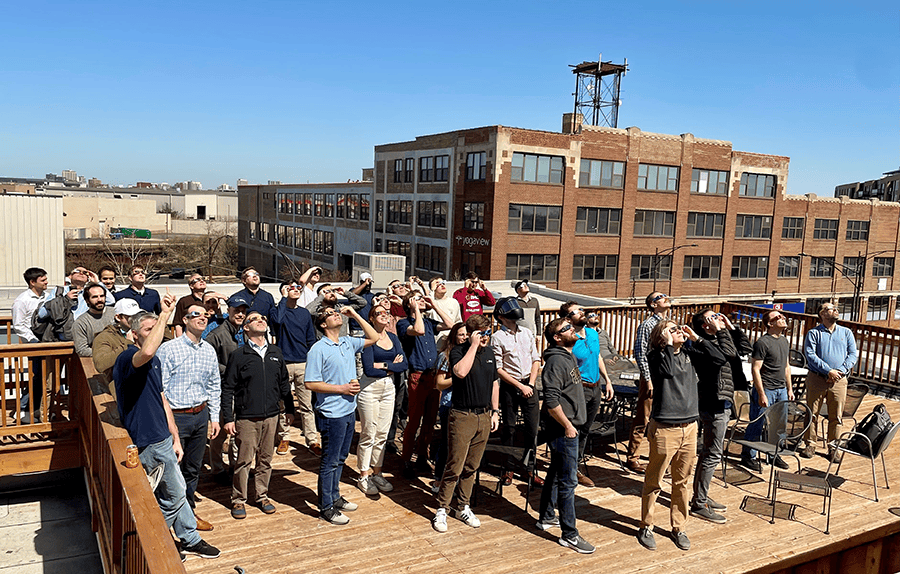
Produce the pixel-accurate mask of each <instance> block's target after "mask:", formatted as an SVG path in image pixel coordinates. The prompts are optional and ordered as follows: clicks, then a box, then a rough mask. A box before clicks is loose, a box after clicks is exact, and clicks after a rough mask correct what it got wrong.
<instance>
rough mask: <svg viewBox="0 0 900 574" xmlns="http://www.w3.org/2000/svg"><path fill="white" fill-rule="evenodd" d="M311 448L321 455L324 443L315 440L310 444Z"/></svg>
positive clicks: (313, 451)
mask: <svg viewBox="0 0 900 574" xmlns="http://www.w3.org/2000/svg"><path fill="white" fill-rule="evenodd" d="M309 450H310V452H312V453H313V454H314V455H316V456H319V457H321V456H322V445H320V444H319V443H317V442H314V443H312V444H311V445H309Z"/></svg>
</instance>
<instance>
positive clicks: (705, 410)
mask: <svg viewBox="0 0 900 574" xmlns="http://www.w3.org/2000/svg"><path fill="white" fill-rule="evenodd" d="M691 322H692V324H693V328H694V332H695V333H697V334H698V335H700V336H701V337H703V338H704V339H705V340H707V341H709V342H710V343H712V344H713V345H714V346H715V347H716V348H718V349H719V351H721V352H722V354H723V355H725V358H726V359H727V360H728V361H727V362H726V363H725V364H723V365H718V364H716V362H715V361H700V362H698V363H695V370H696V371H697V378H698V379H699V383H698V385H699V388H698V390H699V405H700V426H701V429H702V432H703V447H702V450H701V451H700V457H699V458H698V459H697V469H696V470H695V471H694V497H693V499H692V500H691V516H695V517H697V518H701V519H703V520H707V521H709V522H714V523H716V524H722V523H724V522H725V517H724V516H722V515H721V514H719V512H723V511H725V510H726V508H725V505H724V504H719V503H718V502H716V501H715V500H713V499H712V498H709V484H710V482H711V481H712V476H713V472H714V471H715V470H716V467H717V466H718V465H719V462H720V461H721V460H722V448H723V445H724V443H725V431H726V430H727V429H728V420H729V419H730V418H731V404H732V400H733V398H734V380H733V377H732V364H733V362H734V361H735V360H736V359H737V360H738V361H739V360H740V353H744V354H749V353H751V352H752V351H753V348H752V347H751V346H750V341H749V340H748V339H747V336H746V335H745V334H744V332H743V331H741V330H740V329H739V328H737V327H735V326H734V325H733V324H732V323H731V321H730V320H729V319H728V317H726V316H725V315H722V314H721V313H716V312H715V311H713V310H712V309H703V310H702V311H699V312H697V313H695V314H694V317H693V319H692V320H691Z"/></svg>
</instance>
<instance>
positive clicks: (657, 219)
mask: <svg viewBox="0 0 900 574" xmlns="http://www.w3.org/2000/svg"><path fill="white" fill-rule="evenodd" d="M634 234H635V235H653V236H657V237H674V236H675V212H674V211H646V210H643V209H638V210H636V211H635V212H634Z"/></svg>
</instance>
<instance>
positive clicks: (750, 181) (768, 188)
mask: <svg viewBox="0 0 900 574" xmlns="http://www.w3.org/2000/svg"><path fill="white" fill-rule="evenodd" d="M760 178H762V187H760ZM770 178H771V184H769V183H768V182H769V179H770ZM777 187H778V177H777V176H776V175H774V174H770V173H752V172H744V173H742V174H741V184H740V187H739V188H738V195H740V196H741V197H764V198H774V197H775V189H776V188H777ZM751 189H752V191H753V193H748V191H749V190H751ZM760 190H762V194H760V193H759V191H760Z"/></svg>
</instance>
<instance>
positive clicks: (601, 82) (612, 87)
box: [569, 53, 628, 133]
mask: <svg viewBox="0 0 900 574" xmlns="http://www.w3.org/2000/svg"><path fill="white" fill-rule="evenodd" d="M569 67H570V68H572V73H573V74H575V93H574V94H573V95H574V96H575V113H574V118H573V119H574V120H575V121H574V122H573V124H572V129H571V131H572V133H579V132H581V125H582V124H587V125H591V126H607V127H610V128H617V127H619V105H620V104H621V103H622V100H621V98H620V97H619V96H620V92H621V89H622V78H624V77H625V73H626V72H627V71H628V58H625V62H624V63H623V64H613V63H612V62H604V61H603V54H602V53H601V54H599V55H598V57H597V61H596V62H582V63H580V64H578V65H575V66H573V65H569Z"/></svg>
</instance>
